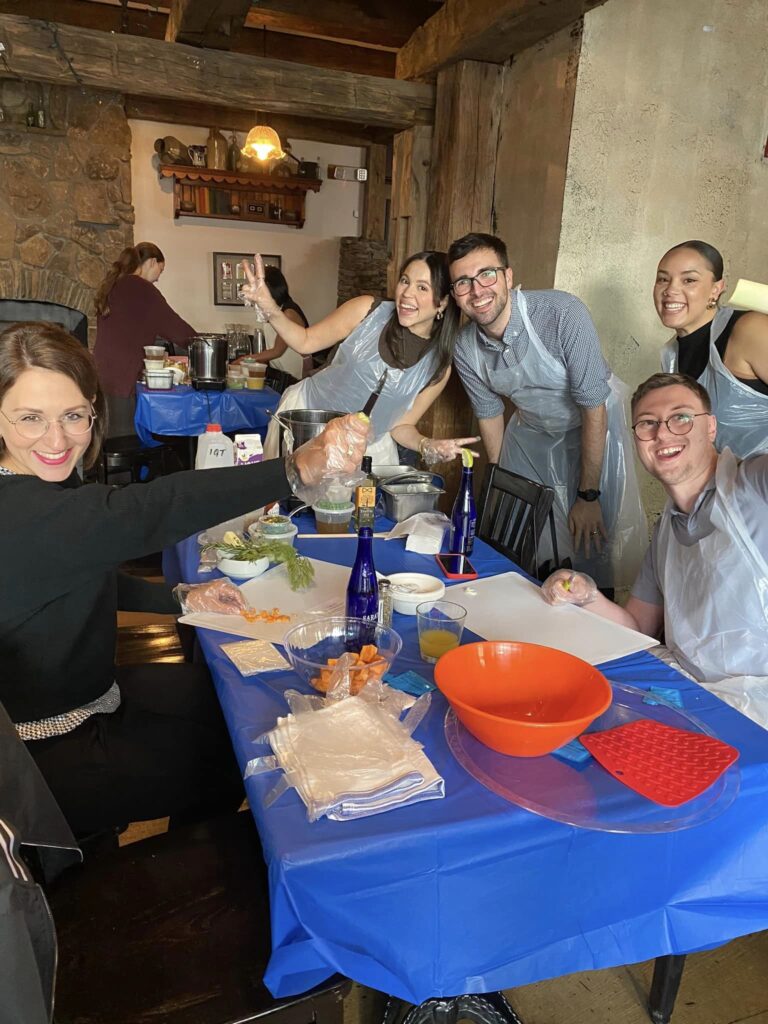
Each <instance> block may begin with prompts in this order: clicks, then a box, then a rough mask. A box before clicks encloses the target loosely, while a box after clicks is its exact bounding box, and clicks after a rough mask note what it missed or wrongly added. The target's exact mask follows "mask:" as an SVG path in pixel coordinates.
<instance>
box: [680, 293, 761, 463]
mask: <svg viewBox="0 0 768 1024" xmlns="http://www.w3.org/2000/svg"><path fill="white" fill-rule="evenodd" d="M733 314H734V310H733V309H729V308H728V307H726V308H725V309H719V310H718V311H717V313H715V317H714V319H713V321H712V325H711V327H710V329H709V360H708V362H707V365H706V366H705V368H704V372H703V373H702V374H701V376H700V377H699V384H701V385H702V386H703V387H705V388H706V389H707V391H708V392H709V397H710V398H711V399H712V412H713V413H714V414H715V416H716V417H717V439H716V441H715V444H716V446H717V448H718V451H722V450H723V449H724V448H726V447H728V448H730V449H731V451H732V452H733V453H734V455H735V456H736V457H737V458H739V459H745V458H746V457H747V456H748V455H758V454H760V453H761V452H768V395H761V394H760V393H759V392H758V391H755V390H754V389H753V388H751V387H750V386H749V385H748V384H743V383H742V382H741V381H740V380H737V379H736V378H735V377H734V375H733V374H732V373H731V371H730V370H729V369H728V368H727V367H726V366H725V364H724V363H723V361H722V359H721V358H720V353H719V352H718V351H717V345H716V344H715V343H716V341H717V339H718V338H719V337H720V335H721V334H722V333H723V331H724V330H725V327H726V325H727V323H728V321H729V320H730V319H731V317H732V316H733ZM678 352H679V342H678V340H677V338H672V339H671V341H668V342H667V343H666V345H665V346H664V347H663V349H662V350H661V366H662V369H663V370H664V371H665V373H676V372H677V367H678Z"/></svg>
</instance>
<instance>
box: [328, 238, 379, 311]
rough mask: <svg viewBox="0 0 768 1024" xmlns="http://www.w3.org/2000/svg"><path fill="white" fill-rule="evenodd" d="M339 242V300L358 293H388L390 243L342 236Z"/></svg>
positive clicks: (339, 302) (339, 301)
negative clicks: (388, 245) (388, 246)
mask: <svg viewBox="0 0 768 1024" xmlns="http://www.w3.org/2000/svg"><path fill="white" fill-rule="evenodd" d="M340 241H341V244H340V246H339V286H338V304H339V305H341V303H342V302H346V301H347V299H353V298H354V297H355V296H356V295H375V296H376V298H378V299H385V298H386V297H387V244H386V242H374V241H371V240H370V239H365V238H342V239H341V240H340Z"/></svg>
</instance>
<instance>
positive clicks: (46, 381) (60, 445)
mask: <svg viewBox="0 0 768 1024" xmlns="http://www.w3.org/2000/svg"><path fill="white" fill-rule="evenodd" d="M0 412H2V413H3V415H2V416H0V437H2V439H3V441H4V443H5V450H4V451H3V452H2V455H0V464H2V465H3V466H5V468H6V469H10V470H11V471H12V472H14V473H21V474H24V475H26V476H29V475H33V476H39V477H40V479H41V480H47V481H49V482H51V483H60V482H61V481H63V480H66V479H67V477H68V476H69V475H70V473H71V472H72V470H73V469H74V468H75V465H76V464H77V460H78V459H79V458H80V456H81V455H82V454H83V453H84V452H85V451H86V449H87V448H88V446H89V444H90V443H91V431H90V430H88V431H86V432H85V433H78V434H77V435H72V434H68V433H66V432H65V430H64V428H63V427H62V423H61V422H57V421H58V420H59V419H61V420H62V422H70V423H71V424H72V425H73V426H74V427H75V428H78V427H79V428H82V426H83V423H84V418H87V417H88V416H89V415H90V413H91V402H90V401H89V400H88V399H87V398H86V397H85V396H84V395H83V393H82V392H81V391H80V388H79V387H78V386H77V384H75V382H74V381H73V380H72V379H71V378H70V377H67V376H65V374H63V373H57V372H56V371H54V370H44V369H42V368H41V367H37V366H35V367H32V368H30V369H28V370H25V371H24V372H23V373H21V374H20V375H19V377H18V379H17V380H16V383H15V384H14V385H13V387H11V388H9V389H8V391H6V393H5V396H4V398H3V401H2V403H0ZM41 419H45V420H48V421H49V423H50V426H49V428H48V429H47V430H46V432H45V433H44V434H43V436H42V437H39V438H37V439H34V440H32V439H30V438H28V437H24V436H23V435H22V434H21V433H19V429H18V428H19V427H22V430H23V429H24V426H23V425H24V424H25V423H26V424H30V425H31V424H34V423H37V422H39V421H40V420H41ZM11 420H15V421H16V423H11V422H10V421H11Z"/></svg>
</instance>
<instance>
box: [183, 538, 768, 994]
mask: <svg viewBox="0 0 768 1024" xmlns="http://www.w3.org/2000/svg"><path fill="white" fill-rule="evenodd" d="M303 528H304V526H303V524H302V529H303ZM299 546H300V548H301V549H302V550H303V551H304V553H307V554H311V555H313V556H315V557H317V558H321V559H324V560H326V561H337V562H339V563H341V564H347V565H351V563H352V560H353V558H354V551H355V543H354V541H353V540H343V541H328V540H317V541H315V540H311V539H309V540H305V541H299ZM169 554H170V555H171V558H170V559H169V561H168V562H167V564H166V571H167V573H168V574H169V576H170V577H173V575H174V574H177V575H181V576H183V577H184V579H187V580H190V581H194V580H197V579H198V577H197V575H196V566H197V547H196V544H195V542H194V540H190V541H186V542H184V543H183V544H181V545H179V546H178V547H177V548H176V549H174V550H173V551H172V552H169ZM374 556H375V560H376V564H377V568H379V569H380V570H383V571H385V572H391V571H393V570H394V569H395V568H407V569H411V570H415V571H418V570H421V571H427V572H432V573H434V572H435V566H434V561H433V559H431V558H429V557H427V556H422V555H410V554H405V552H404V550H403V545H402V541H388V542H383V541H381V542H375V547H374ZM472 560H473V562H474V563H475V565H476V568H477V569H478V570H480V572H481V575H489V574H490V575H492V574H494V573H497V572H501V571H508V570H509V568H510V563H509V562H507V561H506V559H503V558H502V557H501V556H500V555H498V554H496V553H495V552H493V551H492V550H491V549H490V548H488V547H487V546H486V545H484V544H482V543H477V544H476V547H475V552H474V553H473V556H472ZM174 563H175V564H174ZM200 578H201V579H202V578H203V577H200ZM208 578H209V577H208ZM394 618H395V621H394V626H395V628H396V629H397V630H398V631H399V632H400V633H401V635H402V636H403V642H404V644H403V653H402V655H401V656H400V657H399V658H398V660H397V663H396V668H397V669H398V670H405V669H407V668H414V669H415V670H416V671H418V672H420V673H421V674H422V675H427V676H429V673H430V667H429V666H428V665H426V664H425V663H424V662H422V661H421V660H420V659H419V657H418V651H417V646H416V630H415V621H414V619H413V618H408V617H405V616H400V615H397V614H396V615H395V617H394ZM199 636H200V641H201V644H202V648H203V651H204V653H205V657H206V659H207V661H208V664H209V666H210V668H211V672H212V674H213V677H214V680H215V683H216V687H217V690H218V694H219V698H220V700H221V704H222V707H223V709H224V713H225V716H226V720H227V724H228V726H229V730H230V733H231V736H232V741H233V744H234V747H235V751H236V753H237V757H238V760H239V762H240V764H241V765H244V764H245V762H246V761H247V760H248V759H249V758H250V757H252V756H254V746H253V740H254V739H255V738H256V737H258V736H259V735H260V734H261V733H263V732H264V731H265V730H267V729H269V728H270V727H271V726H272V725H273V724H274V722H275V720H276V718H277V717H278V716H279V715H283V714H285V711H286V705H285V701H284V699H283V697H282V692H283V690H284V689H286V688H287V687H288V686H296V685H297V678H296V677H295V676H294V675H293V674H292V673H289V672H286V673H271V674H269V675H267V676H262V677H253V678H251V679H243V678H242V677H241V676H240V674H239V672H238V671H237V670H236V669H235V668H234V666H233V665H232V663H231V662H230V661H229V660H228V659H227V657H226V656H225V655H223V654H222V653H221V651H220V647H219V645H220V644H221V642H222V641H226V640H227V639H229V638H227V637H224V636H223V635H222V634H220V633H219V634H216V633H212V632H210V631H206V630H200V631H199ZM465 638H466V637H465ZM601 667H602V670H603V671H604V672H605V674H606V675H607V676H608V678H609V679H612V680H615V681H617V682H623V683H626V684H630V685H638V684H639V685H649V684H656V685H661V686H674V687H677V688H679V690H680V691H681V693H682V695H683V699H684V703H685V707H686V709H687V710H690V711H692V712H693V713H694V714H695V715H696V716H698V717H699V718H701V719H702V720H703V721H705V722H706V723H707V724H708V725H709V726H710V728H711V729H713V730H714V732H715V733H716V735H717V736H719V737H720V738H721V739H723V740H725V741H726V742H727V743H732V744H733V745H734V746H736V747H738V749H739V750H740V752H741V756H740V760H739V766H740V770H741V790H740V792H739V795H738V796H737V798H736V800H735V802H734V803H733V804H732V805H731V806H730V807H729V808H728V809H727V810H726V811H725V812H724V813H723V814H722V815H721V816H720V817H718V818H716V819H715V820H713V821H710V822H708V823H706V824H704V825H700V826H698V827H695V828H691V829H687V830H683V831H678V832H672V833H665V834H656V835H626V834H612V833H606V832H597V831H589V830H586V829H578V828H572V827H570V826H567V825H563V824H560V823H558V822H554V821H550V820H548V819H546V818H542V817H538V816H536V815H534V814H531V813H529V812H527V811H525V810H523V809H520V808H518V807H516V806H514V805H511V804H510V803H508V802H507V801H505V800H503V799H502V798H501V797H498V796H496V795H495V794H494V793H492V792H490V791H488V790H486V789H485V788H483V787H482V786H480V785H479V784H478V783H477V782H475V780H474V779H472V778H471V777H470V776H469V775H468V774H467V773H466V772H465V771H464V770H463V769H462V768H461V767H460V766H459V765H458V764H457V763H456V761H455V760H454V759H453V757H452V755H451V753H450V752H449V750H448V748H447V745H446V741H445V737H444V733H443V719H444V715H445V710H446V705H445V702H444V700H443V698H442V697H441V696H440V695H439V694H435V695H434V698H433V705H432V708H431V710H430V712H429V714H428V715H427V717H426V719H425V721H424V722H423V723H422V725H421V726H420V727H419V729H418V730H417V733H416V738H417V739H420V740H421V741H422V742H423V743H424V746H425V749H426V752H427V753H428V754H429V756H430V758H431V759H432V761H433V763H434V765H435V767H436V768H437V770H438V771H439V772H440V773H441V774H442V775H443V777H444V778H445V782H446V798H445V799H444V800H436V801H432V802H430V803H423V804H417V805H415V806H413V807H410V808H405V809H403V810H399V811H391V812H389V813H387V814H382V815H378V816H375V817H371V818H364V819H361V820H359V821H353V822H343V823H341V822H331V821H328V820H325V819H323V820H321V821H318V822H315V823H313V824H310V823H309V822H308V821H307V819H306V815H305V812H304V808H303V806H302V805H301V803H300V801H299V799H298V797H297V796H296V794H295V792H294V791H293V790H290V791H289V792H288V793H286V794H285V795H283V796H282V797H281V798H280V799H279V800H278V801H277V802H276V803H275V804H274V805H273V806H271V807H270V808H268V809H265V808H264V806H263V799H264V796H265V794H266V793H267V792H268V791H269V790H270V789H271V788H272V786H273V785H274V783H275V775H274V774H273V773H269V774H267V775H261V776H256V777H253V778H251V779H249V780H248V782H247V792H248V798H249V801H250V805H251V809H252V812H253V814H254V817H255V819H256V823H257V825H258V828H259V832H260V834H261V839H262V843H263V847H264V855H265V857H266V860H267V863H268V865H269V880H270V902H271V916H272V943H273V952H272V957H271V960H270V963H269V968H268V970H267V973H266V976H265V980H266V983H267V985H268V986H269V989H270V991H271V992H272V993H273V994H274V995H275V996H288V995H292V994H294V993H298V992H302V991H304V990H306V989H308V988H310V987H311V986H313V985H316V984H317V983H319V982H320V981H321V980H322V979H324V978H327V977H328V976H329V975H331V974H332V973H333V972H334V971H338V972H339V973H341V974H343V975H346V976H347V977H349V978H352V979H354V980H355V981H358V982H360V983H362V984H365V985H368V986H370V987H372V988H376V989H380V990H382V991H385V992H388V993H390V994H393V995H396V996H400V997H402V998H404V999H407V1000H409V1001H411V1002H413V1003H419V1002H421V1001H423V1000H424V999H426V998H428V997H435V996H454V995H458V994H461V993H469V992H488V991H494V990H496V989H502V988H509V987H514V986H517V985H523V984H528V983H529V982H534V981H538V980H540V979H543V978H548V977H556V976H559V975H562V974H568V973H572V972H574V971H582V970H588V969H594V968H602V967H613V966H617V965H620V964H627V963H635V962H638V961H641V960H646V959H650V958H652V957H655V956H659V955H662V954H668V953H687V952H693V951H695V950H698V949H703V948H706V947H707V946H712V945H718V944H720V943H724V942H726V941H728V940H729V939H732V938H734V937H736V936H738V935H744V934H747V933H749V932H754V931H759V930H762V929H764V928H766V927H768V733H766V732H765V731H764V730H762V729H761V728H759V727H758V726H756V725H754V724H753V723H752V722H750V721H749V720H748V719H746V718H744V717H743V716H742V715H740V714H738V713H737V712H736V711H734V710H732V709H731V708H729V707H727V706H726V705H725V704H723V703H721V702H720V701H719V700H718V699H717V698H715V697H713V696H711V695H710V694H708V693H707V692H706V691H704V690H703V689H701V688H700V687H698V686H696V684H694V683H692V682H690V681H689V680H687V679H684V678H683V677H682V676H681V675H679V673H677V672H675V671H674V670H673V669H671V668H669V667H667V666H666V665H664V664H663V663H662V662H660V661H659V660H658V659H657V658H654V657H653V656H652V655H650V654H647V653H642V654H637V655H632V656H630V657H627V658H622V659H620V660H618V661H615V662H611V663H608V664H606V665H603V666H601ZM259 751H260V752H263V748H261V747H260V748H259Z"/></svg>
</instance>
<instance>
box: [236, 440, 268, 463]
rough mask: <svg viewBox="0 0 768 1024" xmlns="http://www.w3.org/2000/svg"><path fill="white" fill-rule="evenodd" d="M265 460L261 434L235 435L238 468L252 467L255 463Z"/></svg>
mask: <svg viewBox="0 0 768 1024" xmlns="http://www.w3.org/2000/svg"><path fill="white" fill-rule="evenodd" d="M263 458H264V449H263V448H262V447H261V434H235V465H236V466H250V465H252V464H253V463H254V462H261V461H262V459H263Z"/></svg>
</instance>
